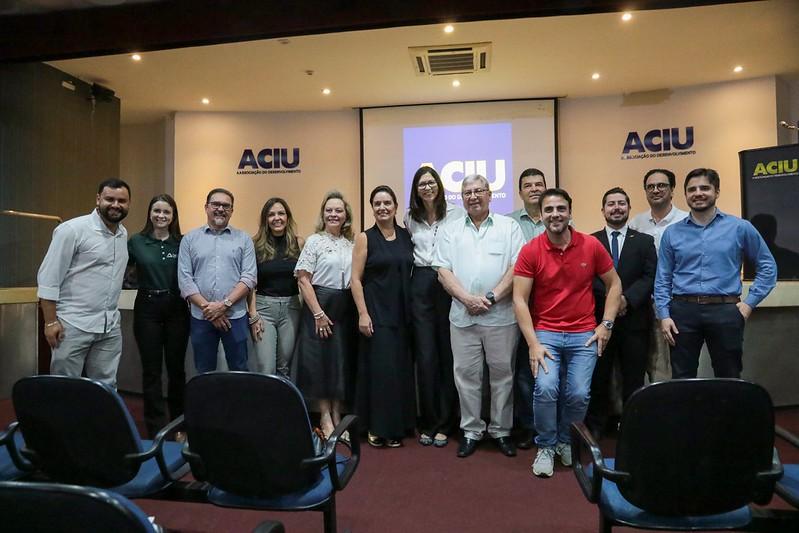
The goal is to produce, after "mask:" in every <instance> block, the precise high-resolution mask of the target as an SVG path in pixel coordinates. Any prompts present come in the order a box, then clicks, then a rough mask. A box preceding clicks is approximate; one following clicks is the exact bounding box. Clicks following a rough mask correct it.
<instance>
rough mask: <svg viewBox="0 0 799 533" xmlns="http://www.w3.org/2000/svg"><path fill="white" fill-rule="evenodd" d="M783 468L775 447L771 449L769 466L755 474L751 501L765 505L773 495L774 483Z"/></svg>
mask: <svg viewBox="0 0 799 533" xmlns="http://www.w3.org/2000/svg"><path fill="white" fill-rule="evenodd" d="M784 473H785V470H784V469H783V467H782V463H781V462H780V456H779V454H778V453H777V448H774V449H773V453H772V455H771V468H770V469H769V470H766V471H765V472H758V473H756V474H755V486H754V490H753V494H752V501H753V502H755V503H756V504H758V505H766V504H768V503H769V502H770V501H771V497H772V496H773V495H774V484H775V483H776V482H777V481H779V480H780V478H782V476H783V474H784Z"/></svg>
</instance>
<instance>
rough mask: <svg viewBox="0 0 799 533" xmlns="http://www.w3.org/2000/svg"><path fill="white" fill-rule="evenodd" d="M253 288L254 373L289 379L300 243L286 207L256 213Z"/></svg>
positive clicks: (268, 206)
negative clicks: (255, 268) (257, 215)
mask: <svg viewBox="0 0 799 533" xmlns="http://www.w3.org/2000/svg"><path fill="white" fill-rule="evenodd" d="M253 243H254V245H255V256H256V260H257V261H258V285H257V289H256V291H255V292H252V291H251V292H250V296H249V298H248V304H249V315H250V331H251V333H252V338H253V344H254V347H255V360H256V370H257V371H258V372H263V373H264V374H275V373H278V374H280V375H281V376H284V377H286V378H288V377H289V369H290V366H291V358H292V355H293V353H294V342H295V340H296V338H297V329H298V328H299V325H300V309H301V305H300V298H299V288H298V286H297V279H296V278H295V277H294V267H295V266H296V265H297V259H298V258H299V256H300V250H301V249H302V245H303V240H302V238H301V237H297V228H296V225H295V224H294V217H292V215H291V209H290V208H289V204H288V203H287V202H286V201H285V200H283V199H282V198H270V199H269V200H267V201H266V203H265V204H264V206H263V208H262V209H261V216H260V218H259V225H258V233H257V234H256V235H255V237H253Z"/></svg>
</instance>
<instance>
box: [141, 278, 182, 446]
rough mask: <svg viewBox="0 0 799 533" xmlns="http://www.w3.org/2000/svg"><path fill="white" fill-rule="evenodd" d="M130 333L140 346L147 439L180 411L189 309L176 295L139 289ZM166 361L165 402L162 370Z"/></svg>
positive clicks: (180, 413) (180, 412)
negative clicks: (166, 406)
mask: <svg viewBox="0 0 799 533" xmlns="http://www.w3.org/2000/svg"><path fill="white" fill-rule="evenodd" d="M133 335H134V336H135V337H136V345H137V346H138V348H139V356H140V357H141V367H142V393H143V395H144V423H145V425H146V426H147V433H148V434H149V437H150V438H153V437H155V434H156V433H157V432H158V430H160V429H161V428H162V427H164V426H165V425H166V424H167V422H168V421H169V420H171V419H174V418H177V417H178V416H180V415H182V414H183V389H184V386H185V383H186V372H185V359H186V345H187V344H188V339H189V309H188V307H187V305H186V302H185V301H184V300H183V299H182V298H181V297H180V296H178V295H175V294H169V293H164V294H149V293H147V292H146V291H144V290H140V291H139V292H138V294H137V296H136V303H135V305H134V307H133ZM164 364H166V375H167V398H168V400H167V404H168V406H169V416H167V413H166V410H165V406H164V396H163V385H162V381H161V370H162V368H163V366H164Z"/></svg>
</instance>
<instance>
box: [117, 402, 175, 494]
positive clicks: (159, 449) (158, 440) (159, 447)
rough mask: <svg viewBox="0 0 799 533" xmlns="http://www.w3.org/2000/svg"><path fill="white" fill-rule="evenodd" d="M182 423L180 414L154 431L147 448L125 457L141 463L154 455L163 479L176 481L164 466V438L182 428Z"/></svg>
mask: <svg viewBox="0 0 799 533" xmlns="http://www.w3.org/2000/svg"><path fill="white" fill-rule="evenodd" d="M183 424H184V419H183V415H180V416H179V417H177V418H176V419H174V420H173V421H172V422H170V423H169V424H167V425H166V426H164V427H163V428H161V431H159V432H158V433H156V435H155V439H153V445H152V447H151V448H150V449H149V450H147V451H145V452H141V453H129V454H127V455H125V459H126V460H128V461H131V462H133V463H135V464H141V463H143V462H145V461H147V460H149V459H151V458H153V457H155V462H156V463H157V464H158V470H160V471H161V475H162V476H163V477H164V479H167V480H169V481H177V479H176V478H174V477H173V476H172V473H171V472H170V471H169V469H168V468H167V466H166V462H165V461H164V453H163V449H164V440H165V439H166V436H167V435H169V434H170V433H172V432H173V431H176V430H177V429H179V428H182V427H183Z"/></svg>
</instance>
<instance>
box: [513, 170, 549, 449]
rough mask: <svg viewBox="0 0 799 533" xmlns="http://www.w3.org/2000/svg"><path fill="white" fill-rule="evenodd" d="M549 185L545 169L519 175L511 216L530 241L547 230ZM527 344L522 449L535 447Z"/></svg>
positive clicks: (518, 422)
mask: <svg viewBox="0 0 799 533" xmlns="http://www.w3.org/2000/svg"><path fill="white" fill-rule="evenodd" d="M546 188H547V180H546V178H545V177H544V173H543V172H541V171H540V170H538V169H537V168H528V169H525V170H523V171H522V173H521V175H519V198H521V200H522V203H523V204H524V207H522V208H521V209H518V210H516V211H514V212H512V213H509V214H508V216H509V217H511V218H512V219H513V220H515V221H516V222H517V223H518V224H519V226H520V227H521V228H522V233H524V242H528V241H530V240H532V239H534V238H536V237H538V236H539V235H541V234H542V233H544V231H545V229H546V228H545V227H544V221H543V220H541V204H540V203H539V202H538V200H539V198H541V193H543V192H544V191H545V190H546ZM527 349H528V348H527V344H526V343H525V342H524V338H523V337H522V338H520V339H519V343H518V346H517V348H516V368H515V370H514V376H513V383H514V390H515V392H516V394H515V398H514V401H513V407H514V409H513V414H514V419H515V420H514V426H515V427H516V430H517V431H519V436H518V440H517V441H516V446H518V447H519V448H521V449H522V450H529V449H530V448H532V447H533V436H534V433H535V422H534V420H533V387H534V386H535V382H534V381H533V373H532V372H531V371H530V364H529V363H528V360H527Z"/></svg>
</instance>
